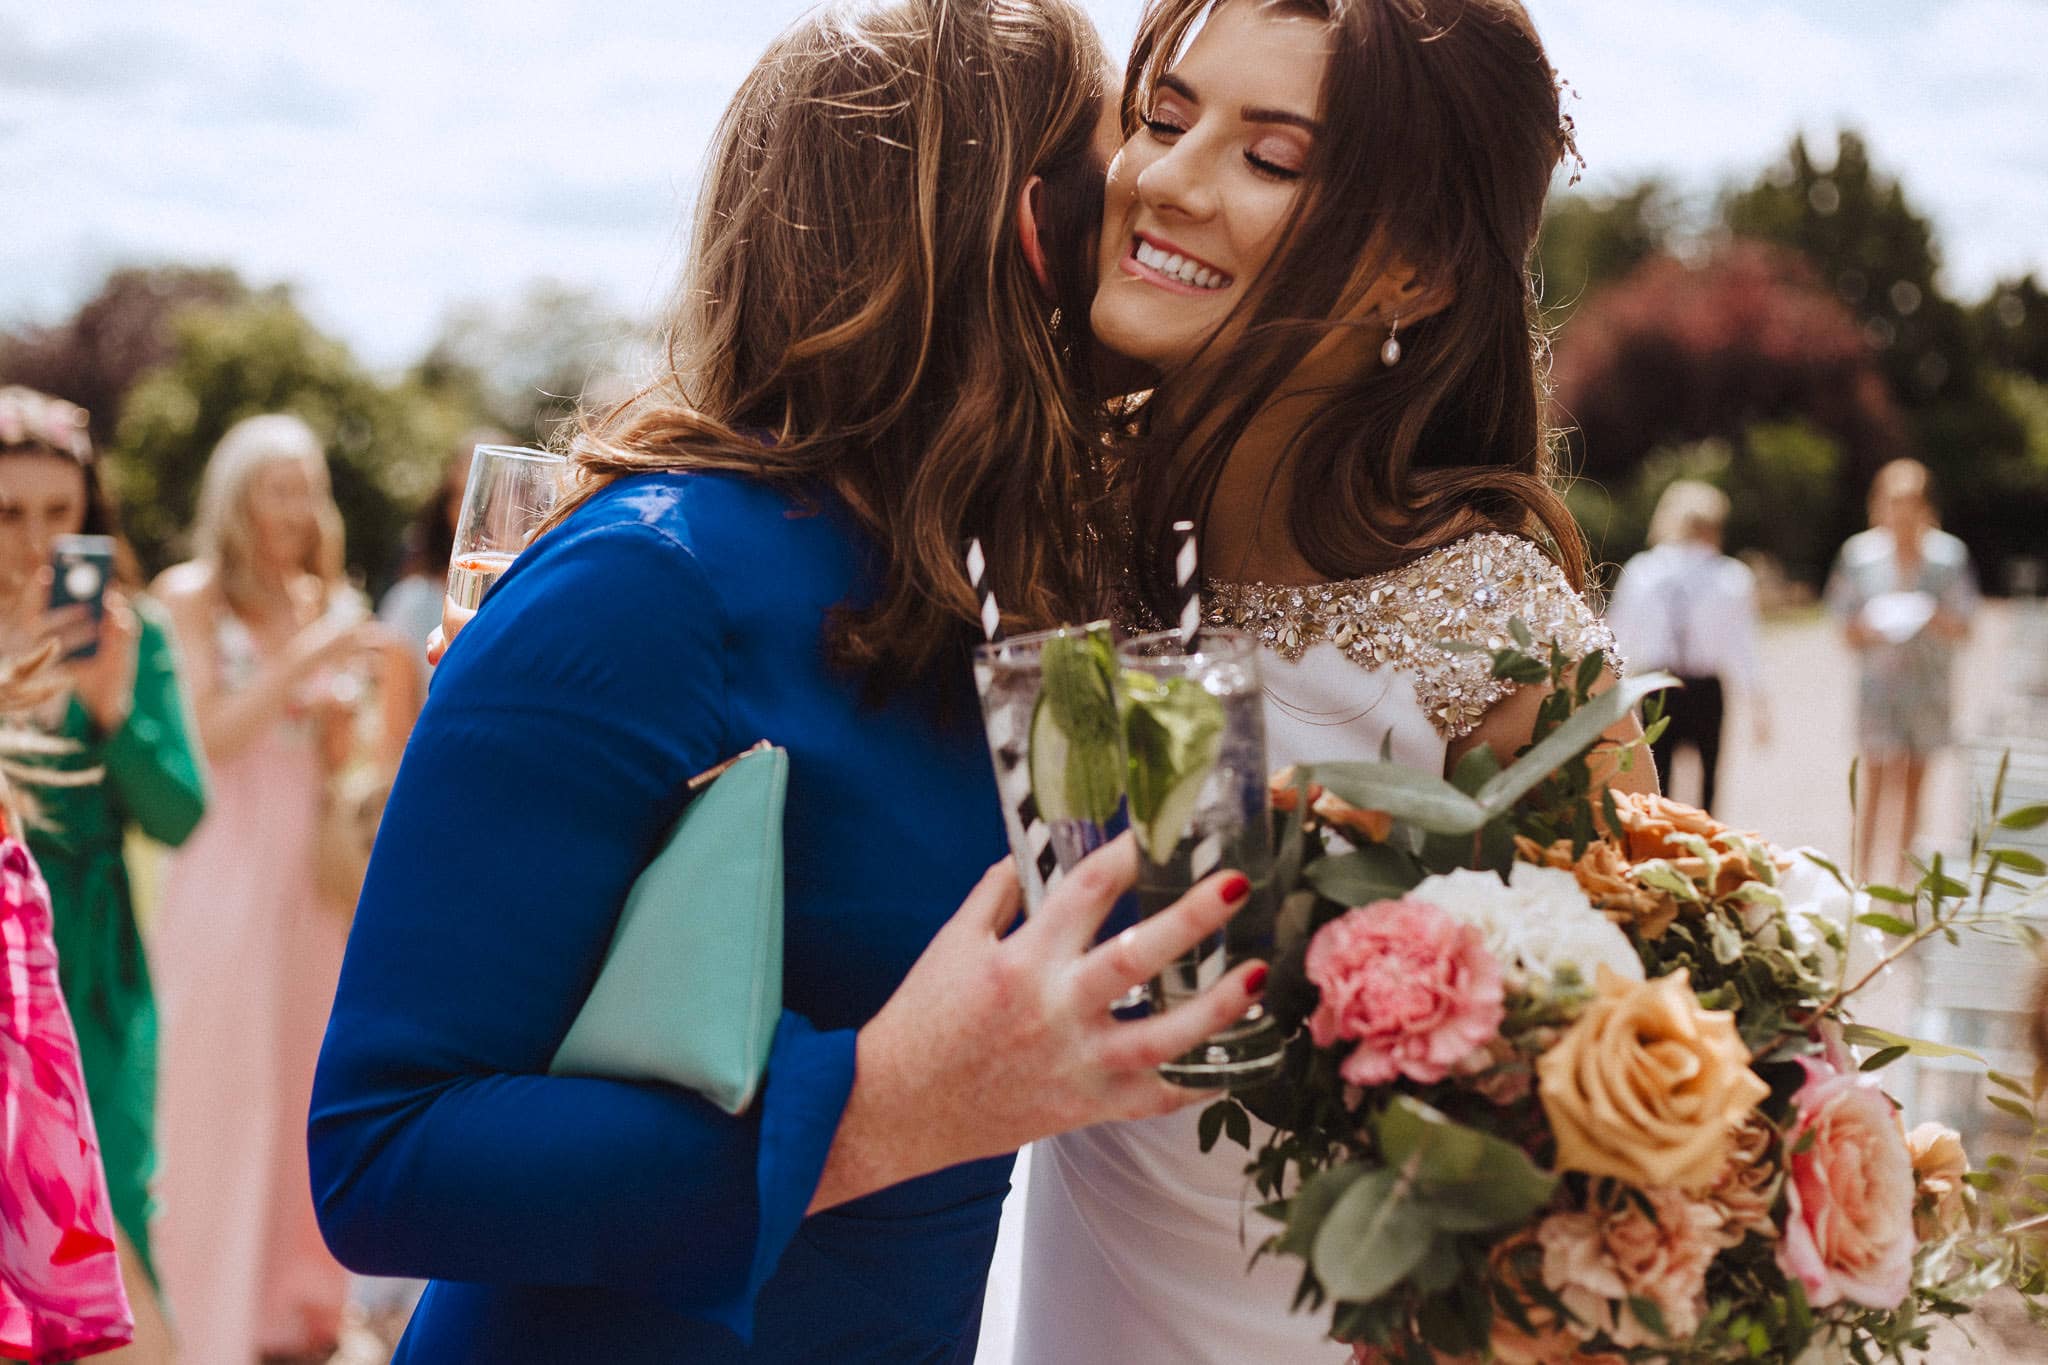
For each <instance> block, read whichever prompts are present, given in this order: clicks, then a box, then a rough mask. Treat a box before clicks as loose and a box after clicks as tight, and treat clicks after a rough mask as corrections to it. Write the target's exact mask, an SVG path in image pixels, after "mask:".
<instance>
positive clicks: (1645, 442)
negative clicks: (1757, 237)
mask: <svg viewBox="0 0 2048 1365" xmlns="http://www.w3.org/2000/svg"><path fill="white" fill-rule="evenodd" d="M1553 376H1554V379H1555V385H1556V396H1555V401H1556V404H1557V408H1558V412H1557V417H1558V419H1559V420H1560V421H1561V422H1562V423H1563V424H1564V425H1566V426H1567V427H1569V428H1571V429H1572V435H1571V440H1572V444H1573V447H1574V453H1575V454H1576V455H1577V457H1578V464H1579V467H1580V468H1581V469H1583V470H1584V471H1585V472H1586V473H1587V474H1588V475H1591V476H1592V477H1595V478H1600V479H1606V480H1613V481H1618V480H1619V479H1620V478H1621V477H1623V476H1625V475H1626V474H1628V473H1629V471H1630V470H1632V469H1633V468H1634V466H1635V465H1636V463H1637V462H1638V461H1639V460H1641V459H1642V457H1643V456H1644V455H1646V454H1648V453H1649V452H1650V451H1651V450H1653V449H1655V448H1656V447H1658V446H1663V445H1670V444H1674V443H1678V442H1686V441H1696V440H1702V439H1705V438H1707V437H1711V436H1720V437H1725V438H1728V439H1729V440H1730V441H1731V442H1733V443H1734V444H1735V445H1736V446H1737V448H1738V449H1739V448H1740V445H1741V436H1742V434H1743V432H1745V431H1746V430H1748V429H1749V428H1750V427H1751V426H1753V425H1755V424H1756V423H1758V422H1764V421H1781V420H1784V419H1787V418H1793V417H1798V418H1803V419H1805V420H1806V421H1807V422H1810V423H1811V424H1812V425H1814V426H1815V427H1818V428H1820V429H1821V430H1823V431H1826V432H1828V433H1829V434H1830V435H1832V436H1833V437H1835V439H1836V440H1838V441H1839V442H1840V443H1841V446H1842V449H1843V453H1844V455H1845V457H1846V458H1845V460H1844V466H1845V467H1844V469H1843V474H1844V476H1845V479H1848V480H1853V481H1854V483H1855V486H1856V487H1861V485H1862V482H1863V480H1864V479H1865V478H1867V477H1868V474H1869V473H1870V471H1872V470H1874V469H1875V468H1876V466H1877V465H1878V464H1880V463H1882V462H1883V461H1884V460H1885V459H1888V458H1890V457H1891V456H1892V455H1894V454H1897V453H1900V452H1901V451H1902V450H1903V449H1904V446H1905V442H1906V430H1905V426H1904V423H1903V421H1902V418H1901V415H1900V412H1899V409H1898V407H1897V405H1896V404H1895V403H1894V401H1893V399H1892V395H1891V393H1890V390H1889V389H1888V388H1887V386H1886V384H1885V381H1884V377H1883V375H1882V373H1881V372H1880V371H1879V369H1878V367H1877V363H1876V360H1875V357H1874V356H1873V354H1872V352H1871V350H1870V347H1869V344H1868V343H1867V342H1866V341H1865V339H1864V337H1863V334H1862V332H1861V330H1860V329H1859V328H1858V327H1857V324H1856V319H1855V318H1854V316H1852V315H1851V314H1850V312H1849V310H1848V309H1847V308H1846V307H1844V306H1843V305H1842V303H1841V302H1840V301H1839V300H1838V299H1836V298H1835V296H1834V295H1833V294H1832V293H1830V292H1829V291H1828V290H1827V289H1826V288H1825V286H1823V285H1822V284H1821V283H1820V281H1819V279H1818V278H1817V277H1816V276H1815V274H1814V272H1813V270H1812V268H1811V267H1810V266H1809V265H1808V264H1807V263H1806V261H1805V260H1804V259H1803V258H1802V257H1800V256H1798V255H1796V254H1794V253H1792V252H1790V251H1787V250H1785V249H1783V248H1780V247H1775V246H1770V245H1767V244H1764V243H1760V242H1754V241H1743V240H1739V239H1738V240H1736V241H1734V242H1732V243H1730V244H1728V245H1726V246H1723V247H1721V248H1719V249H1718V250H1716V251H1715V252H1713V253H1712V254H1711V255H1710V256H1709V257H1707V258H1706V259H1705V260H1704V261H1702V262H1700V263H1698V264H1687V263H1685V262H1683V261H1679V260H1677V259H1674V258H1673V257H1671V256H1667V255H1658V256H1653V257H1651V258H1650V259H1648V260H1646V261H1644V262H1643V263H1642V264H1641V265H1640V266H1638V267H1636V269H1635V270H1633V271H1632V272H1630V273H1629V275H1628V276H1627V277H1625V278H1624V279H1623V280H1621V281H1620V282H1619V283H1617V284H1615V285H1613V286H1611V287H1610V288H1608V289H1606V290H1603V291H1602V292H1600V293H1599V294H1596V295H1594V296H1593V297H1592V298H1590V299H1588V300H1587V301H1586V302H1585V303H1584V304H1583V305H1582V306H1581V307H1580V308H1579V310H1578V311H1577V312H1576V313H1575V314H1574V315H1573V316H1572V319H1571V321H1570V323H1569V324H1568V325H1567V326H1566V327H1565V328H1564V330H1563V332H1562V333H1561V334H1560V336H1559V338H1558V342H1557V352H1556V360H1555V365H1554V369H1553Z"/></svg>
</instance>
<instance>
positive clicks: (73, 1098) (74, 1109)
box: [0, 820, 134, 1363]
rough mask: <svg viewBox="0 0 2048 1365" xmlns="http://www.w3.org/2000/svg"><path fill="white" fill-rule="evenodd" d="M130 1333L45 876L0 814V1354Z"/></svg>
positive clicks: (81, 1346) (96, 1342) (103, 1342)
mask: <svg viewBox="0 0 2048 1365" xmlns="http://www.w3.org/2000/svg"><path fill="white" fill-rule="evenodd" d="M133 1335H134V1324H133V1322H132V1320H131V1318H130V1315H129V1311H128V1299H127V1296H126V1295H125V1294H124V1293H123V1292H122V1287H121V1269H120V1263H119V1260H118V1258H117V1256H116V1254H115V1249H114V1214H113V1209H112V1207H111V1206H110V1204H109V1202H108V1199H107V1177H106V1173H105V1171H104V1170H103V1169H102V1168H101V1166H100V1150H99V1141H98V1139H97V1138H96V1136H95V1135H94V1131H93V1123H92V1109H91V1107H90V1106H89V1105H88V1104H87V1103H86V1097H85V1076H84V1074H83V1072H82V1071H81V1069H80V1067H79V1061H78V1038H77V1035H76V1034H75V1033H74V1032H73V1031H72V1027H71V1015H70V1013H69V1012H68V1011H67V1010H66V1009H65V1007H64V996H63V992H62V991H61V990H60V989H59V988H58V984H57V950H56V948H55V946H54V943H53V940H52V938H51V919H50V892H49V888H48V887H47V886H45V885H44V884H43V878H42V874H41V873H40V872H38V871H37V870H36V865H35V860H34V859H32V858H31V857H30V856H29V852H28V849H27V847H26V846H25V845H23V844H22V842H21V841H20V840H18V839H16V838H15V837H14V836H13V834H12V833H11V832H9V831H8V830H7V828H6V825H5V822H4V820H0V1357H6V1358H9V1359H18V1360H27V1361H33V1362H39V1363H40V1362H44V1361H63V1360H79V1359H82V1358H83V1357H85V1356H89V1355H96V1354H98V1353H100V1352H102V1351H109V1350H112V1349H114V1348H115V1347H117V1346H122V1345H125V1344H127V1342H128V1341H129V1340H130V1338H131V1337H132V1336H133Z"/></svg>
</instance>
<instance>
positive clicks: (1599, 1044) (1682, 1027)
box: [1536, 969, 1770, 1191]
mask: <svg viewBox="0 0 2048 1365" xmlns="http://www.w3.org/2000/svg"><path fill="white" fill-rule="evenodd" d="M1536 1090H1537V1094H1538V1096H1539V1097H1540V1098H1541V1100H1542V1102H1543V1112H1544V1114H1545V1115H1546V1116H1547V1117H1548V1118H1549V1119H1550V1131H1551V1132H1552V1134H1554V1135H1555V1136H1556V1138H1557V1164H1558V1165H1559V1166H1561V1167H1563V1168H1564V1169H1566V1170H1570V1171H1584V1172H1585V1173H1586V1174H1588V1175H1605V1176H1613V1177H1614V1178H1615V1179H1618V1180H1623V1181H1626V1182H1628V1183H1629V1184H1631V1185H1642V1186H1651V1185H1668V1186H1673V1187H1675V1188H1678V1189H1682V1190H1687V1191H1699V1190H1705V1189H1708V1188H1710V1187H1711V1186H1712V1185H1713V1184H1714V1181H1715V1180H1716V1179H1717V1178H1718V1177H1719V1176H1720V1174H1721V1168H1722V1166H1723V1165H1725V1164H1726V1163H1727V1160H1728V1153H1729V1150H1730V1149H1731V1147H1732V1146H1733V1144H1734V1135H1735V1129H1736V1128H1737V1126H1739V1125H1740V1124H1741V1123H1742V1122H1743V1121H1744V1120H1745V1119H1747V1118H1748V1117H1749V1116H1750V1114H1751V1112H1753V1111H1754V1110H1755V1109H1756V1107H1757V1105H1758V1103H1760V1102H1761V1101H1762V1100H1763V1098H1764V1096H1766V1095H1768V1094H1769V1093H1770V1087H1769V1086H1767V1085H1765V1084H1764V1083H1763V1081H1762V1080H1760V1079H1759V1078H1758V1077H1757V1074H1756V1073H1755V1072H1754V1071H1751V1070H1750V1069H1749V1049H1748V1048H1746V1047H1744V1046H1743V1044H1742V1039H1741V1038H1740V1037H1739V1036H1738V1035H1737V1034H1736V1032H1735V1016H1734V1015H1733V1014H1731V1013H1729V1012H1727V1011H1725V1010H1703V1009H1701V1008H1700V1005H1699V1000H1698V998H1697V997H1695V996H1694V995H1693V993H1692V987H1691V985H1690V983H1689V982H1688V980H1687V977H1686V973H1684V972H1682V971H1679V972H1673V973H1672V974H1671V975H1669V976H1665V977H1660V978H1658V979H1657V980H1655V981H1645V982H1632V981H1625V980H1623V979H1621V978H1620V977H1617V976H1615V975H1614V974H1613V973H1611V972H1608V971H1606V970H1604V969H1603V970H1602V971H1601V973H1600V981H1599V994H1598V996H1597V997H1596V998H1595V999H1594V1001H1593V1003H1592V1004H1590V1005H1588V1006H1587V1007H1586V1010H1585V1012H1584V1013H1583V1014H1581V1015H1580V1016H1579V1018H1578V1020H1577V1022H1575V1023H1574V1024H1573V1025H1572V1026H1571V1028H1569V1029H1567V1030H1566V1031H1565V1035H1564V1037H1562V1038H1560V1039H1559V1040H1558V1042H1557V1046H1555V1047H1553V1048H1552V1049H1551V1050H1550V1051H1548V1052H1546V1053H1544V1054H1543V1055H1542V1056H1541V1057H1539V1058H1537V1059H1536Z"/></svg>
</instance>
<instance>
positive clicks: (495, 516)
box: [448, 445, 569, 611]
mask: <svg viewBox="0 0 2048 1365" xmlns="http://www.w3.org/2000/svg"><path fill="white" fill-rule="evenodd" d="M568 469H569V462H568V460H567V459H565V458H564V457H563V456H560V455H551V454H549V453H548V452H546V451H544V450H527V449H524V448H522V447H519V446H493V445H482V446H478V447H477V448H476V454H475V457H474V458H473V459H472V461H471V463H470V466H469V488H468V490H467V491H466V492H465V493H464V494H463V496H462V513H461V515H460V516H458V517H457V518H456V522H455V552H454V553H453V554H452V555H450V556H449V560H448V600H449V601H450V602H452V603H453V604H454V605H456V606H458V607H460V608H462V609H463V610H465V611H474V610H476V608H477V607H478V606H479V605H481V604H482V602H483V600H484V595H485V594H486V593H488V592H490V590H491V588H492V586H493V585H495V584H496V583H497V581H498V579H499V578H500V577H501V576H503V574H504V572H505V570H506V569H508V568H510V567H511V566H512V561H513V560H514V559H515V558H517V557H518V554H519V552H520V551H521V550H523V549H525V548H526V543H527V542H528V541H529V540H531V539H533V535H534V532H536V531H538V530H539V529H540V527H541V524H542V523H543V522H545V521H546V520H547V518H548V513H549V512H551V511H553V510H554V506H555V502H556V500H557V499H558V498H559V497H560V496H561V493H562V485H563V483H564V481H565V480H564V476H565V475H566V474H567V473H568Z"/></svg>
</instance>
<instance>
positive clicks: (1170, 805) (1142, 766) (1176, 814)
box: [1124, 669, 1223, 859]
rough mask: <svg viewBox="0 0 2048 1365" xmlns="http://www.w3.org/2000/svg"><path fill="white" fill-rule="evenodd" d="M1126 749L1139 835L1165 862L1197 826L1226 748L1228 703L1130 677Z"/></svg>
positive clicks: (1192, 685) (1189, 683) (1191, 685)
mask: <svg viewBox="0 0 2048 1365" xmlns="http://www.w3.org/2000/svg"><path fill="white" fill-rule="evenodd" d="M1124 692H1125V699H1126V703H1127V705H1126V708H1125V712H1124V749H1125V752H1126V754H1127V755H1128V757H1129V760H1130V793H1131V827H1132V829H1134V830H1135V831H1136V832H1137V835H1138V844H1139V847H1140V848H1142V849H1143V850H1144V851H1145V852H1146V853H1147V854H1148V855H1150V856H1151V857H1153V858H1154V859H1164V858H1165V857H1167V856H1168V855H1169V854H1170V853H1172V851H1173V848H1174V846H1175V845H1176V844H1178V843H1179V842H1180V841H1181V838H1182V837H1183V836H1184V835H1185V834H1186V833H1187V831H1188V827H1189V826H1190V825H1191V824H1193V823H1194V818H1195V808H1196V805H1197V803H1198V802H1199V800H1200V799H1201V794H1202V783H1203V782H1204V781H1205V780H1206V779H1207V778H1208V776H1209V772H1210V770H1211V769H1212V768H1214V767H1215V766H1216V759H1217V755H1218V754H1219V753H1220V752H1221V750H1222V747H1223V703H1222V702H1221V701H1220V700H1218V699H1217V698H1216V697H1214V696H1212V695H1210V694H1209V692H1208V691H1207V690H1205V689H1204V688H1203V687H1202V685H1201V684H1200V683H1198V682H1196V681H1194V680H1193V679H1191V678H1155V677H1153V676H1152V675H1151V674H1149V673H1143V672H1139V671H1137V670H1135V669H1127V670H1125V672H1124Z"/></svg>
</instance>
